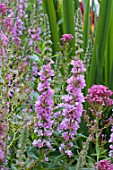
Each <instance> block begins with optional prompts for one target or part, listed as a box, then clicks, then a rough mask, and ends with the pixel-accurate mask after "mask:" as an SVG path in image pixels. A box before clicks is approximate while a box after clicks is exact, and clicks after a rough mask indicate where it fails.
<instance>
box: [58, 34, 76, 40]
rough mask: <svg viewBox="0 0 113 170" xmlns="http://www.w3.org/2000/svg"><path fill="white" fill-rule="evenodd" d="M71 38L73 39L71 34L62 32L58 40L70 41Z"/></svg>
mask: <svg viewBox="0 0 113 170" xmlns="http://www.w3.org/2000/svg"><path fill="white" fill-rule="evenodd" d="M72 39H73V36H72V35H71V34H63V35H62V38H61V39H60V40H61V41H63V42H66V41H71V40H72Z"/></svg>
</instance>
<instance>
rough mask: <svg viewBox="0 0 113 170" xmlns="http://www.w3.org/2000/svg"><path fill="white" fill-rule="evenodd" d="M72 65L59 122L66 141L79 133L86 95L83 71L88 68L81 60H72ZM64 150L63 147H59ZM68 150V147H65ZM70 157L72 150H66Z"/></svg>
mask: <svg viewBox="0 0 113 170" xmlns="http://www.w3.org/2000/svg"><path fill="white" fill-rule="evenodd" d="M71 65H72V66H73V68H72V70H71V72H72V74H73V75H72V76H71V77H70V78H69V79H68V80H67V83H68V86H67V89H66V91H67V92H68V94H67V95H65V96H64V97H63V101H64V104H62V105H63V106H64V107H65V109H63V112H62V116H63V119H62V122H61V123H60V124H59V129H60V130H61V131H62V137H63V138H64V140H65V141H66V142H68V143H69V142H70V140H73V139H74V135H75V134H76V133H77V130H78V128H79V123H80V121H81V116H82V112H83V105H82V103H83V102H84V96H83V93H82V89H83V88H84V87H85V86H86V84H85V79H84V76H83V73H84V72H85V71H86V69H85V68H84V66H83V63H82V61H81V60H72V61H71ZM59 149H60V150H61V152H62V149H61V147H60V148H59ZM65 150H67V148H65ZM64 153H65V154H67V155H68V156H69V157H71V156H72V153H71V151H70V150H67V151H65V152H64Z"/></svg>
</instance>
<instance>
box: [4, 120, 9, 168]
mask: <svg viewBox="0 0 113 170" xmlns="http://www.w3.org/2000/svg"><path fill="white" fill-rule="evenodd" d="M7 142H8V125H7V120H6V138H5V150H4V170H6V168H7V167H6V166H7V163H6V160H7Z"/></svg>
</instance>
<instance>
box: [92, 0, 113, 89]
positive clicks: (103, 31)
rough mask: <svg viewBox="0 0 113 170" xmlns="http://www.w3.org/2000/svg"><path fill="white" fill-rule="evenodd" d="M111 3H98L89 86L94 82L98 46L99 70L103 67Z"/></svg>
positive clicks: (103, 0) (106, 0)
mask: <svg viewBox="0 0 113 170" xmlns="http://www.w3.org/2000/svg"><path fill="white" fill-rule="evenodd" d="M112 5H113V1H108V0H101V3H100V14H99V20H98V25H97V31H96V38H95V45H94V51H93V56H92V60H91V66H90V76H89V86H91V85H92V84H93V83H94V82H95V76H96V70H97V67H96V53H97V48H98V55H99V63H100V70H101V71H102V69H103V63H104V59H105V58H104V54H105V49H106V43H107V40H108V34H109V28H110V21H111V20H110V18H111V17H110V16H111V12H112V10H111V9H112Z"/></svg>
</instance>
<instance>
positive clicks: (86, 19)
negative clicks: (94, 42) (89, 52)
mask: <svg viewBox="0 0 113 170" xmlns="http://www.w3.org/2000/svg"><path fill="white" fill-rule="evenodd" d="M84 10H85V11H84V29H83V40H84V44H83V49H84V53H85V52H86V48H87V44H88V35H89V11H90V0H85V8H84Z"/></svg>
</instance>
